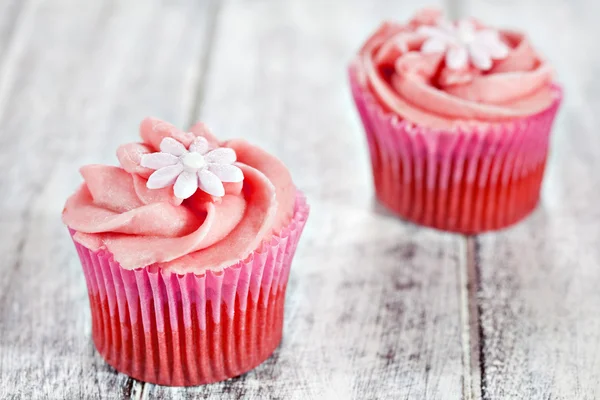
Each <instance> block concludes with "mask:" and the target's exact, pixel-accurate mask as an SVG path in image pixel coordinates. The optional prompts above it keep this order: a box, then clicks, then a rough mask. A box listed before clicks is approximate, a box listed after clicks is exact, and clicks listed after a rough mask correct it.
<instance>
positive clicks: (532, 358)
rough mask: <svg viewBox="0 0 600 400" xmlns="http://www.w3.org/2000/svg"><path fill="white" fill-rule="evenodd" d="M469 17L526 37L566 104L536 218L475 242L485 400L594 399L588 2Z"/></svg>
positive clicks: (593, 87) (594, 28)
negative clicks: (550, 68)
mask: <svg viewBox="0 0 600 400" xmlns="http://www.w3.org/2000/svg"><path fill="white" fill-rule="evenodd" d="M471 7H472V10H473V12H474V13H475V15H478V16H480V17H481V18H483V19H485V20H488V21H491V22H495V23H497V24H500V23H501V22H503V21H510V24H512V25H514V26H521V27H526V28H527V31H528V33H529V34H530V36H531V38H532V40H533V42H534V43H535V44H536V46H537V47H538V48H540V49H541V50H542V51H543V52H544V53H545V54H546V56H547V57H548V58H549V59H550V61H551V62H552V64H553V65H554V66H555V68H556V72H557V76H558V79H559V81H560V82H561V83H563V85H564V86H565V90H566V97H565V102H564V105H563V109H562V111H561V113H560V116H559V120H558V122H557V124H556V125H555V129H554V138H553V143H552V144H553V146H552V156H551V160H550V163H549V166H548V172H547V176H546V182H545V185H544V191H543V201H542V204H541V206H540V207H539V209H538V210H537V211H536V212H535V213H534V215H533V216H532V217H530V218H529V219H528V220H526V221H525V222H524V223H523V224H521V225H519V226H517V227H515V228H512V229H509V230H506V231H504V232H501V233H498V234H487V235H483V236H481V237H480V238H477V239H476V243H475V244H476V254H477V257H476V262H477V267H478V271H479V278H480V288H479V295H478V298H477V300H478V301H479V310H480V324H481V329H480V332H481V343H480V345H481V360H480V361H481V367H482V382H481V383H482V387H483V394H484V398H486V399H596V398H598V397H600V376H599V375H598V372H597V371H598V368H599V366H600V349H599V343H600V314H599V313H598V308H599V307H600V291H598V282H600V247H599V246H598V243H599V240H600V225H598V218H599V217H600V212H599V209H598V206H597V203H598V202H597V199H598V198H599V196H600V176H599V175H598V171H600V159H599V158H598V156H597V154H598V151H600V137H599V136H598V130H597V126H598V124H599V123H600V118H599V117H598V113H597V111H596V110H597V109H598V106H600V100H599V99H600V97H599V96H598V93H599V89H600V80H599V79H598V71H600V56H599V55H598V52H597V50H596V46H595V44H593V43H592V42H590V41H589V40H588V39H587V38H589V37H597V36H598V34H599V33H600V27H599V26H598V21H597V16H598V15H600V4H598V2H593V1H581V0H579V1H572V2H571V1H569V2H567V1H558V0H551V1H547V2H544V5H543V11H542V6H541V4H540V3H539V2H537V1H532V0H527V1H518V2H517V1H498V2H492V1H473V2H471Z"/></svg>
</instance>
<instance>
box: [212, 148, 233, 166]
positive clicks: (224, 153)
mask: <svg viewBox="0 0 600 400" xmlns="http://www.w3.org/2000/svg"><path fill="white" fill-rule="evenodd" d="M205 158H206V162H207V163H214V164H233V163H234V162H235V160H236V155H235V151H234V150H233V149H230V148H228V147H219V148H218V149H214V150H213V151H210V152H209V153H208V154H207V155H206V156H205Z"/></svg>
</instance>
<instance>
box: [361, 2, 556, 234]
mask: <svg viewBox="0 0 600 400" xmlns="http://www.w3.org/2000/svg"><path fill="white" fill-rule="evenodd" d="M349 75H350V83H351V88H352V94H353V97H354V100H355V102H356V106H357V108H358V112H359V114H360V117H361V120H362V123H363V125H364V128H365V132H366V136H367V141H368V144H369V151H370V155H371V163H372V170H373V179H374V185H375V191H376V196H377V198H378V200H379V202H381V203H382V204H383V205H384V206H386V207H387V208H388V209H390V210H391V211H392V212H394V213H396V214H397V215H399V216H400V217H402V218H404V219H406V220H409V221H412V222H415V223H417V224H421V225H426V226H431V227H434V228H438V229H442V230H448V231H455V232H462V233H467V234H469V233H477V232H482V231H487V230H494V229H500V228H503V227H506V226H509V225H511V224H513V223H516V222H517V221H519V220H521V219H522V218H524V217H525V216H527V215H528V214H529V213H530V212H531V211H532V210H533V209H534V208H535V207H536V205H537V203H538V201H539V196H540V187H541V184H542V178H543V176H544V168H545V165H546V158H547V154H548V145H549V138H550V130H551V127H552V123H553V121H554V117H555V115H556V112H557V110H558V107H559V104H560V102H561V98H562V92H561V89H560V87H559V86H558V85H557V84H556V83H554V81H553V76H552V75H553V74H552V70H551V68H550V66H549V65H548V63H547V62H546V61H545V60H544V59H542V58H541V57H540V55H539V54H538V53H537V52H536V51H535V50H534V49H533V48H532V46H531V44H530V43H529V41H528V40H527V38H526V37H525V36H524V35H523V34H521V33H518V32H513V31H508V30H495V29H493V28H491V27H488V26H486V25H484V24H483V23H481V22H480V21H477V20H475V19H472V18H469V19H464V20H460V21H457V22H449V21H448V20H446V19H444V17H443V16H442V14H441V13H440V12H439V11H437V10H424V11H421V12H420V13H418V14H417V15H416V16H415V17H414V18H413V19H412V20H411V21H409V22H408V23H407V24H397V23H391V22H388V23H384V24H383V25H382V26H381V27H380V28H379V29H378V30H377V31H376V32H375V33H374V34H373V35H372V36H371V37H370V38H369V39H368V40H367V41H366V43H365V44H364V45H363V46H362V48H361V49H360V51H359V52H358V55H357V56H356V58H355V59H354V60H353V62H352V63H351V65H350V68H349Z"/></svg>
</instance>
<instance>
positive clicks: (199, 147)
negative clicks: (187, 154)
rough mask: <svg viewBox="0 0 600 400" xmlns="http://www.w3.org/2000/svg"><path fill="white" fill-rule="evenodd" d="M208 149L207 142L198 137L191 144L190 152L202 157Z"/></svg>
mask: <svg viewBox="0 0 600 400" xmlns="http://www.w3.org/2000/svg"><path fill="white" fill-rule="evenodd" d="M208 148H209V146H208V140H206V139H205V138H203V137H202V136H198V137H196V139H194V143H192V144H191V146H190V151H193V152H195V153H200V154H202V155H204V154H206V152H207V151H208Z"/></svg>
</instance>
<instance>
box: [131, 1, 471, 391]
mask: <svg viewBox="0 0 600 400" xmlns="http://www.w3.org/2000/svg"><path fill="white" fill-rule="evenodd" d="M417 7H418V4H416V3H415V2H412V1H400V2H398V1H394V2H392V1H373V2H365V1H359V0H352V1H346V0H336V1H326V2H324V1H319V0H309V1H307V0H294V1H286V2H281V1H279V0H269V1H253V2H247V1H228V2H225V3H224V4H223V5H222V7H221V10H220V14H219V19H218V21H217V30H216V34H215V43H214V44H213V50H214V54H213V56H212V58H211V61H210V63H209V67H208V74H207V77H206V82H205V89H206V92H205V93H204V95H203V99H204V101H203V107H202V110H201V113H200V116H201V117H202V119H203V120H205V121H206V122H207V123H208V124H209V126H211V128H212V129H213V131H214V132H215V133H216V134H218V135H220V136H221V137H227V138H232V137H240V136H241V137H245V138H247V139H248V140H251V141H253V142H255V143H257V144H259V145H261V146H263V147H264V148H266V149H267V150H269V151H271V152H273V153H274V154H277V155H278V156H279V157H281V158H282V160H283V161H284V162H285V163H286V164H287V165H288V166H289V168H290V169H291V171H292V174H293V177H294V180H295V181H296V183H297V185H298V186H299V187H300V188H301V189H302V190H305V191H306V193H307V195H308V198H309V201H310V203H311V205H312V211H311V216H310V218H309V222H308V225H307V229H306V232H305V234H304V236H303V239H302V240H301V243H300V247H299V250H298V253H297V256H296V258H295V260H294V264H293V267H292V274H291V282H290V285H289V287H288V294H287V303H286V319H285V332H284V339H283V343H282V345H281V346H280V348H279V349H278V350H277V351H276V353H275V355H274V356H273V357H271V358H270V359H269V360H268V361H267V362H266V363H264V364H263V365H261V366H259V367H258V368H257V369H256V370H254V371H252V372H250V373H248V374H246V375H245V376H243V377H240V378H236V379H233V380H229V381H226V382H223V383H219V384H214V385H210V386H206V387H200V388H187V389H173V388H164V387H157V386H154V385H145V387H144V395H143V396H142V397H143V398H147V399H154V398H165V399H166V398H173V399H179V398H190V399H191V398H224V399H229V398H232V399H235V398H243V399H266V398H279V399H286V400H287V399H302V400H304V399H352V398H355V399H386V398H389V399H392V398H393V399H459V398H461V391H462V387H461V383H462V381H461V376H462V353H461V351H462V350H461V334H460V327H461V321H460V319H461V314H460V310H459V309H460V307H459V279H458V277H459V274H458V268H459V262H460V260H461V259H462V258H463V254H464V248H463V246H462V245H461V243H462V238H460V237H459V236H454V235H446V234H441V233H438V232H434V231H431V230H427V229H418V228H416V227H414V226H410V225H408V224H405V223H402V222H400V221H398V220H396V219H394V218H392V217H390V216H389V215H386V214H384V213H381V212H380V211H379V210H377V209H375V208H374V206H373V203H372V189H371V178H370V170H369V162H368V156H367V149H366V142H365V139H364V136H363V133H362V128H361V126H360V124H359V121H358V117H357V115H356V112H355V110H354V106H353V104H352V100H351V96H350V91H349V88H348V84H347V76H346V67H347V65H348V62H349V61H350V59H351V58H352V56H353V55H354V53H355V51H356V50H357V49H358V47H359V45H360V43H361V42H362V41H363V40H364V39H365V38H366V37H367V35H368V34H369V33H371V32H372V31H373V30H374V29H375V28H376V27H377V25H378V24H379V23H380V22H381V20H382V19H384V18H386V17H388V18H390V17H394V18H398V19H403V18H408V17H409V16H410V15H411V14H412V13H413V12H414V11H415V10H416V8H417Z"/></svg>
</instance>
